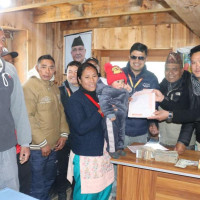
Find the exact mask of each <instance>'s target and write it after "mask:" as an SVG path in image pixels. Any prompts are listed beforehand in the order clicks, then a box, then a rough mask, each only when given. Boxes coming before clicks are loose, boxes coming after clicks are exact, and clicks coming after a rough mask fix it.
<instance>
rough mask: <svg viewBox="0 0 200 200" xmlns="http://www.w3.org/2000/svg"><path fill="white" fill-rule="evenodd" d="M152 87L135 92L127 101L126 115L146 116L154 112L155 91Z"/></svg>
mask: <svg viewBox="0 0 200 200" xmlns="http://www.w3.org/2000/svg"><path fill="white" fill-rule="evenodd" d="M152 91H153V90H152V89H145V90H142V91H139V92H135V93H134V94H133V95H132V100H131V101H130V102H129V110H128V117H133V118H147V117H150V116H152V115H153V113H154V112H155V93H153V92H152Z"/></svg>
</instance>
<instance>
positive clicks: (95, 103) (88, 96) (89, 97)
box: [84, 93, 104, 117]
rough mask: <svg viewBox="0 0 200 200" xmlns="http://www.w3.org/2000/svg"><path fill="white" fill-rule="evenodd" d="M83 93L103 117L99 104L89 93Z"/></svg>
mask: <svg viewBox="0 0 200 200" xmlns="http://www.w3.org/2000/svg"><path fill="white" fill-rule="evenodd" d="M84 94H85V96H86V97H87V98H88V99H89V100H90V101H91V102H92V103H93V104H94V105H95V106H96V107H97V108H98V112H99V114H100V115H101V116H102V117H104V114H103V113H102V111H101V108H100V105H99V104H98V103H97V102H96V101H95V100H94V99H93V98H92V97H91V96H90V95H89V94H86V93H84Z"/></svg>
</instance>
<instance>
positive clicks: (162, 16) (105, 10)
mask: <svg viewBox="0 0 200 200" xmlns="http://www.w3.org/2000/svg"><path fill="white" fill-rule="evenodd" d="M11 1H12V6H11V7H9V8H6V9H1V8H0V13H2V14H3V13H8V12H21V11H27V10H31V11H32V12H33V16H34V17H33V22H34V23H51V22H61V21H62V22H64V23H63V24H64V26H62V27H65V26H69V25H70V26H72V27H74V29H76V28H77V27H78V26H79V28H80V26H81V27H82V28H84V27H85V28H88V27H89V28H94V27H114V26H116V25H117V26H128V25H129V24H130V22H132V23H131V24H133V22H134V23H135V25H148V24H162V23H163V24H164V23H165V24H167V23H180V22H181V23H185V24H186V25H187V26H188V27H189V28H190V29H191V30H192V31H193V32H194V33H195V34H196V35H198V36H200V20H199V19H200V1H199V0H181V1H180V0H11ZM77 25H78V26H77Z"/></svg>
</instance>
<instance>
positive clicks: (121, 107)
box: [96, 78, 129, 123]
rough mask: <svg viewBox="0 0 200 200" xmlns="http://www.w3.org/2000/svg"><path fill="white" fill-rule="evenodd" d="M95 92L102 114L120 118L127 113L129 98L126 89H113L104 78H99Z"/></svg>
mask: <svg viewBox="0 0 200 200" xmlns="http://www.w3.org/2000/svg"><path fill="white" fill-rule="evenodd" d="M103 81H104V82H103ZM96 93H97V95H98V98H99V104H100V107H101V110H102V112H103V114H104V116H106V117H107V118H109V119H111V118H113V117H116V115H117V117H122V118H124V116H126V115H127V110H128V98H129V93H128V91H127V90H125V89H120V90H119V89H115V88H113V87H111V86H109V85H107V81H106V79H103V78H99V80H98V82H97V89H96ZM120 115H122V116H120ZM124 123H125V122H124Z"/></svg>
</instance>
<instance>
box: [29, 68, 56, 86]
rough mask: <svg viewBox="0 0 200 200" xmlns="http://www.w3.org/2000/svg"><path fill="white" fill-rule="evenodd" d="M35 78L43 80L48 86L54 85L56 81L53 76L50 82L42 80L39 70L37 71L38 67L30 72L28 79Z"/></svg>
mask: <svg viewBox="0 0 200 200" xmlns="http://www.w3.org/2000/svg"><path fill="white" fill-rule="evenodd" d="M33 77H35V78H37V79H39V80H41V81H42V82H43V83H45V85H48V86H52V85H54V80H55V77H54V75H53V77H52V78H51V80H50V81H44V80H42V79H41V77H40V75H39V73H38V71H37V69H36V65H35V66H34V67H33V68H32V69H31V70H29V71H28V77H27V78H28V79H29V78H33Z"/></svg>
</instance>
